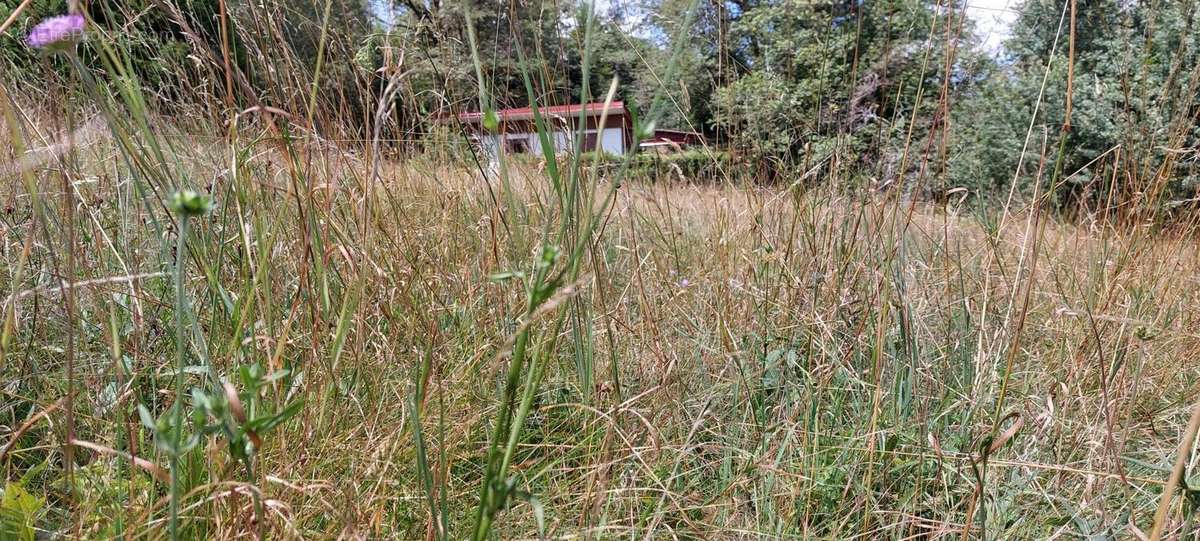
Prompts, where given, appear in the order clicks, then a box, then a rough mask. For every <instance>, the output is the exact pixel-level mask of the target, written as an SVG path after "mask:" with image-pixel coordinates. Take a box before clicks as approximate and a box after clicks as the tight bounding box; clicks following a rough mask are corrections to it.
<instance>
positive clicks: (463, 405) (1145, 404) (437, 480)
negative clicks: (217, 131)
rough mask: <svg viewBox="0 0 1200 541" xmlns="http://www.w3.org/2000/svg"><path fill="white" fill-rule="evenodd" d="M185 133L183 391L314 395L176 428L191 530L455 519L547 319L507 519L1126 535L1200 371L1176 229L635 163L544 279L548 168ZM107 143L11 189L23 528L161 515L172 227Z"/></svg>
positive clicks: (9, 261) (567, 530)
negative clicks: (374, 156)
mask: <svg viewBox="0 0 1200 541" xmlns="http://www.w3.org/2000/svg"><path fill="white" fill-rule="evenodd" d="M165 152H167V154H164V156H169V158H167V159H168V161H169V162H171V163H173V164H175V165H174V166H173V169H172V170H175V171H178V172H179V173H180V174H182V175H185V176H186V178H187V179H189V181H190V182H191V183H192V184H194V185H200V186H207V187H208V190H209V192H210V193H211V194H212V195H213V198H214V199H215V201H216V206H215V209H214V210H213V212H211V213H209V214H207V215H204V216H203V217H201V218H197V219H194V220H193V223H192V226H191V231H192V234H191V236H190V242H189V243H188V244H187V248H186V249H187V250H188V252H187V254H185V257H186V258H187V259H189V260H190V263H188V264H187V265H186V266H185V269H186V272H185V276H184V280H183V286H184V288H185V290H186V294H187V295H188V296H189V297H190V298H191V303H190V305H189V309H188V314H186V316H187V317H186V318H185V319H186V321H185V327H188V329H187V338H185V342H184V343H185V344H186V346H187V347H186V348H185V349H186V351H187V358H186V359H185V370H184V377H185V380H186V381H185V388H188V389H190V388H193V387H194V388H197V389H212V388H216V389H221V388H222V387H221V385H220V383H214V381H213V378H216V379H217V380H219V381H220V380H223V381H228V382H231V383H232V385H233V387H234V388H235V389H236V391H235V392H234V393H233V394H235V395H238V396H240V398H239V400H240V403H241V404H242V407H243V408H245V409H246V410H247V411H246V413H245V415H246V416H249V417H250V418H256V417H257V418H263V417H269V416H270V415H272V414H274V413H276V412H279V411H282V410H283V409H284V408H285V407H287V405H288V404H297V403H299V401H303V403H302V405H301V406H300V407H299V408H298V409H296V410H295V412H294V413H295V414H294V415H293V416H291V417H289V418H287V419H284V420H282V422H281V423H280V424H279V425H278V426H277V427H275V428H274V430H271V431H269V432H266V433H263V434H262V435H261V436H256V438H257V439H258V441H257V442H256V443H254V445H253V446H252V447H253V451H252V453H251V454H250V455H249V456H250V457H249V458H248V459H246V458H238V457H239V456H240V455H237V454H236V453H234V452H232V451H231V450H230V445H229V444H230V437H228V436H224V435H223V434H222V433H221V432H220V431H215V432H212V433H210V434H208V435H200V436H198V440H197V441H195V442H194V444H195V445H194V447H192V448H190V449H189V450H187V451H186V452H184V453H182V454H181V460H182V462H183V464H184V465H183V466H181V468H183V469H184V471H186V478H185V479H183V480H182V484H183V487H182V488H183V491H182V495H181V499H182V501H181V502H180V510H179V513H180V520H181V526H180V527H181V528H182V529H183V531H184V532H185V535H187V536H189V537H238V536H247V535H258V534H262V535H267V536H270V537H284V538H329V537H352V538H405V539H416V538H441V537H444V538H460V537H465V536H468V535H470V534H471V532H472V530H471V527H472V526H473V522H474V521H475V519H476V517H475V513H476V508H477V507H478V506H479V502H480V496H479V490H480V485H481V483H482V482H483V479H484V478H485V475H486V470H487V467H488V466H487V464H488V456H489V454H488V448H489V442H490V440H491V434H490V433H491V432H492V431H493V430H494V426H495V424H496V423H497V422H498V421H497V419H498V417H499V416H500V415H501V413H500V412H501V411H503V410H505V408H507V407H509V406H508V405H506V404H505V403H504V402H503V400H502V397H504V396H505V387H506V376H505V374H506V372H507V370H508V368H509V367H510V364H511V363H512V362H513V360H512V357H513V350H514V341H515V340H517V337H519V336H522V335H523V333H525V332H526V331H529V333H528V334H527V335H526V336H528V337H529V338H528V339H527V343H526V345H525V346H524V348H525V352H524V354H525V356H526V359H527V361H526V363H525V366H524V369H523V371H522V372H521V373H520V378H519V380H518V384H517V387H516V388H517V390H518V391H522V394H520V395H518V396H513V397H509V400H510V401H515V400H516V399H518V398H521V397H522V396H527V397H528V400H529V401H528V404H526V406H527V409H526V411H527V415H526V417H525V418H524V420H523V422H524V430H523V431H521V432H520V433H519V434H518V435H517V436H516V440H515V445H514V446H513V453H512V456H511V459H510V460H511V467H510V468H509V470H508V475H509V476H510V477H511V479H512V480H513V483H514V485H513V486H514V489H513V490H512V491H511V494H509V495H508V497H507V500H508V501H506V502H503V505H501V506H499V509H500V510H499V511H498V512H496V514H495V525H494V532H495V535H498V536H499V537H501V538H505V539H512V538H534V537H537V536H538V535H539V530H542V531H543V532H544V534H545V535H546V536H548V537H552V538H597V539H608V538H650V539H657V538H680V539H685V538H725V539H742V538H745V539H750V538H767V539H772V538H794V537H813V538H839V539H845V538H855V537H857V538H891V539H912V538H942V537H968V538H976V537H983V536H986V537H989V538H1008V539H1015V538H1045V537H1054V536H1058V537H1063V538H1076V537H1079V536H1100V537H1101V538H1104V537H1111V538H1128V537H1131V536H1136V535H1138V533H1137V532H1139V531H1143V532H1148V531H1149V528H1150V523H1151V518H1152V515H1153V512H1154V510H1155V508H1156V505H1157V503H1158V497H1159V495H1160V493H1161V492H1162V485H1163V483H1164V482H1165V480H1166V478H1167V472H1169V471H1170V470H1171V466H1172V461H1173V459H1174V456H1175V448H1176V445H1177V443H1178V441H1179V440H1180V437H1181V432H1182V430H1183V426H1184V425H1185V424H1186V417H1187V410H1188V407H1189V402H1190V398H1191V397H1193V396H1194V393H1195V389H1196V370H1195V369H1194V367H1193V366H1192V364H1193V363H1190V359H1191V357H1192V356H1194V354H1195V351H1197V346H1198V342H1200V335H1197V333H1196V329H1197V321H1196V312H1195V309H1194V307H1195V306H1196V305H1197V302H1198V300H1200V299H1197V295H1198V293H1197V291H1198V290H1200V287H1197V286H1200V283H1198V282H1197V280H1198V278H1197V277H1198V276H1200V259H1198V258H1197V249H1196V248H1197V247H1196V243H1195V241H1194V240H1193V239H1192V237H1191V234H1190V233H1191V230H1190V229H1184V230H1168V229H1164V228H1154V227H1149V226H1137V225H1134V226H1130V227H1113V226H1108V225H1103V224H1102V223H1100V222H1096V223H1095V224H1094V225H1089V224H1088V223H1087V222H1086V221H1085V222H1082V223H1078V224H1066V223H1061V222H1059V221H1056V220H1055V219H1053V218H1051V217H1049V216H1048V215H1047V214H1046V213H1044V212H1041V211H1039V209H1038V208H1036V207H1034V208H1024V207H1019V206H1018V205H1013V208H1010V209H1007V210H1006V211H1003V212H995V213H992V212H983V211H973V210H971V209H970V208H967V207H964V206H957V205H955V204H953V203H950V204H947V205H945V206H934V205H930V204H925V203H920V204H914V203H910V202H906V201H905V200H903V199H901V198H898V197H895V196H891V195H887V194H875V193H862V194H859V195H847V194H845V193H841V192H839V191H838V190H835V189H832V188H811V189H802V188H801V187H800V186H790V187H789V186H774V187H738V186H725V185H721V184H720V183H683V182H659V183H657V184H647V183H639V182H636V181H632V180H631V181H626V182H624V183H622V184H621V185H620V187H619V188H617V189H616V191H615V193H616V196H615V198H614V200H613V202H612V204H611V206H608V207H607V208H606V210H603V212H602V213H601V214H597V217H598V219H597V222H596V223H597V224H598V225H597V227H596V229H595V235H594V240H593V241H592V242H590V243H588V244H587V245H586V246H585V248H584V249H583V250H582V251H580V254H581V255H580V256H579V272H578V276H577V277H576V278H574V279H573V280H570V281H569V283H567V282H564V283H563V284H562V286H561V287H560V288H558V289H557V290H556V291H555V292H554V293H553V294H552V296H551V297H549V298H548V299H546V300H545V301H544V303H543V304H541V305H539V307H538V308H536V309H534V310H533V311H532V312H530V311H527V310H526V307H527V297H528V296H529V295H528V293H527V292H528V291H529V289H530V286H529V285H528V284H529V283H531V282H533V281H534V280H535V278H534V275H535V274H536V273H537V272H538V271H539V269H542V268H545V267H550V268H557V267H559V266H562V265H564V263H563V261H562V260H563V259H565V258H567V257H571V255H570V254H569V253H568V254H564V253H559V254H558V255H557V256H551V257H549V258H548V259H544V258H543V250H542V247H543V246H546V245H547V244H548V237H549V239H550V240H552V239H553V238H554V234H555V230H556V229H558V228H559V227H560V226H561V225H562V224H564V223H566V222H564V214H563V213H562V212H561V210H559V209H557V208H556V205H555V203H554V202H555V199H556V195H555V193H554V191H553V189H552V187H551V186H550V184H549V183H547V182H546V181H545V180H544V173H543V172H541V171H538V170H537V169H536V168H535V167H530V168H518V167H516V166H514V167H513V169H512V170H511V171H510V174H509V175H508V176H507V181H506V184H504V185H500V184H499V183H496V184H495V185H493V186H491V187H490V188H487V187H485V185H484V184H481V182H480V181H479V179H478V177H477V173H476V172H475V171H474V170H472V169H467V168H463V167H460V166H452V165H445V164H436V163H432V162H424V161H420V160H416V161H409V162H406V163H402V164H401V163H381V164H379V165H378V167H377V168H375V169H377V171H376V176H375V178H374V181H372V178H371V177H370V174H369V171H371V170H372V167H371V166H370V164H369V163H366V162H364V161H363V159H362V158H360V157H356V156H353V155H350V154H347V153H337V152H312V153H305V154H296V153H292V154H282V155H281V154H280V151H279V147H277V146H275V145H271V144H264V143H261V142H260V143H255V142H253V141H248V142H241V141H235V142H233V144H228V143H220V142H218V143H217V144H215V145H208V146H203V145H202V146H199V147H195V146H190V145H189V146H184V145H179V146H177V147H176V148H174V149H173V150H172V149H167V150H165ZM116 155H117V154H116V153H114V151H113V149H112V145H110V144H106V143H105V142H104V141H102V140H101V141H92V142H89V144H86V145H80V146H79V147H78V150H77V151H75V152H73V153H72V154H71V155H70V156H69V158H64V163H66V164H67V167H71V169H70V170H71V171H74V172H78V173H79V175H78V176H75V175H72V177H71V178H72V179H73V180H72V182H71V183H70V184H69V185H68V186H69V187H70V189H71V190H72V193H73V194H74V197H73V198H72V199H69V200H70V201H73V204H72V206H71V207H70V208H67V207H63V206H61V205H59V202H60V201H63V200H64V199H63V197H62V194H61V193H59V192H60V191H61V187H62V186H63V184H62V183H61V182H60V181H59V176H60V174H61V172H62V167H63V166H62V165H58V164H51V165H45V166H44V167H39V168H37V169H36V171H37V173H36V175H34V182H35V185H36V186H37V187H39V188H38V190H37V195H38V196H39V198H40V200H41V203H42V204H43V205H44V206H45V208H44V209H43V211H42V212H40V213H39V212H37V211H36V210H35V208H34V206H33V205H32V203H33V199H32V198H31V196H30V193H28V192H27V191H25V188H24V186H23V185H22V184H20V183H12V184H9V185H8V187H7V188H5V192H4V193H3V195H2V196H3V199H4V202H5V205H6V206H7V207H8V210H6V212H5V216H4V220H3V226H4V227H3V237H2V238H3V254H4V255H3V259H2V260H0V261H2V264H3V271H4V275H5V276H8V277H11V279H10V284H11V286H10V287H9V288H8V289H9V291H8V292H7V294H8V296H7V301H6V304H5V310H6V314H8V316H9V319H8V321H9V323H8V325H7V326H6V331H5V338H6V342H5V344H6V346H5V351H4V352H5V355H4V364H3V370H4V374H5V376H4V381H5V386H4V389H3V391H2V392H3V393H4V397H5V398H4V401H3V404H4V406H3V410H2V413H3V415H4V418H5V419H6V421H5V426H6V427H7V429H6V434H5V437H4V440H3V441H4V444H5V445H4V449H3V453H4V456H3V463H4V466H5V469H6V473H7V476H8V480H9V481H8V483H9V485H8V486H9V487H10V488H9V489H8V491H7V492H6V494H10V493H13V492H14V489H13V488H12V487H13V486H20V487H23V491H24V492H22V493H27V494H29V497H30V498H32V500H31V502H34V503H30V504H29V505H30V506H31V507H30V509H31V512H30V514H29V516H28V517H27V518H28V520H29V524H30V525H31V526H33V527H35V528H36V529H38V530H39V531H42V530H47V531H57V532H60V533H63V534H64V535H68V536H78V537H86V538H100V537H113V536H128V537H134V538H143V537H148V538H156V537H159V536H161V535H163V534H164V532H165V527H164V523H163V522H164V521H165V520H166V518H165V514H166V513H165V512H166V500H167V499H168V497H167V484H166V483H165V482H164V480H165V479H166V477H164V476H163V475H162V474H163V470H164V469H165V468H166V467H167V459H166V458H167V454H168V453H166V452H165V451H164V450H163V449H162V448H161V444H160V446H159V448H156V445H155V430H154V429H152V428H150V427H147V426H144V425H143V422H142V421H141V420H140V419H139V413H138V408H139V406H140V407H143V408H145V409H146V410H147V411H148V412H149V413H150V417H151V418H152V419H153V418H155V417H157V416H158V415H161V414H162V412H165V411H168V409H169V406H170V405H171V404H172V403H174V401H175V400H176V396H175V390H174V389H175V387H174V379H173V378H174V376H175V374H176V363H175V356H174V355H175V341H174V340H173V331H172V329H174V328H175V318H176V315H177V314H176V306H177V304H176V302H175V299H174V295H175V292H174V285H173V281H172V271H173V267H174V263H175V262H174V259H173V257H172V252H173V249H174V246H175V240H176V239H175V238H174V237H175V234H174V233H173V232H172V226H171V225H170V224H171V218H170V214H169V213H168V212H167V211H165V210H164V209H163V208H162V204H161V203H160V201H161V199H160V198H158V197H155V195H154V194H152V193H145V191H146V187H147V185H146V184H139V183H138V182H134V181H132V180H131V179H130V177H129V176H128V174H127V173H125V172H124V171H125V169H124V165H123V164H122V163H120V161H119V160H117V159H115V156H116ZM289 170H291V172H289ZM579 182H581V183H582V184H581V186H584V189H585V190H587V186H591V187H592V189H593V190H594V191H598V192H603V191H605V190H607V189H608V188H609V186H608V183H607V182H606V181H605V180H604V179H603V178H596V177H595V176H591V175H588V174H587V173H586V172H584V173H583V174H582V175H581V176H580V177H579ZM833 184H834V183H831V185H833ZM588 193H592V192H588ZM584 199H588V198H584ZM505 201H507V204H506V203H505ZM596 205H597V208H598V209H600V208H601V205H600V203H597V204H596ZM584 214H586V212H585V213H584ZM39 215H40V216H41V218H38V216H39ZM70 223H73V224H74V228H73V229H71V230H68V229H66V224H70ZM71 231H73V232H74V233H73V234H74V237H75V243H74V247H73V248H74V253H73V256H72V255H71V254H70V253H69V248H70V246H69V242H68V241H69V240H70V239H69V237H71V236H72V234H71ZM563 246H564V247H569V244H563ZM562 251H563V252H565V251H566V248H563V249H562ZM68 258H71V259H73V262H72V263H73V265H74V268H75V273H74V274H73V275H70V276H68V275H65V274H64V267H65V265H66V264H67V261H68ZM71 284H73V285H71ZM67 299H70V301H69V302H70V306H69V310H70V311H69V312H68V305H67V302H68V300H67ZM67 363H71V364H72V366H70V368H69V369H70V370H71V375H70V376H68V364H67ZM210 370H211V372H210ZM252 371H253V372H256V373H259V374H260V375H259V376H255V377H249V376H247V374H248V373H249V372H252ZM239 372H240V374H239ZM68 377H71V378H73V379H68ZM524 390H529V394H528V395H524V394H523V391H524ZM69 392H73V393H74V394H68V393H69ZM185 392H187V393H188V394H189V395H190V394H191V393H190V392H188V391H185ZM216 394H217V395H220V394H221V393H219V392H218V393H216ZM218 398H220V396H218ZM185 400H187V401H188V402H190V401H191V399H187V398H185ZM517 409H520V408H517ZM219 415H220V413H219V412H218V413H217V414H212V415H210V422H212V421H211V419H218V418H219V417H218V416H219ZM200 417H201V418H203V417H204V415H203V414H202V415H201V416H200ZM150 422H152V421H150ZM202 424H204V423H203V422H201V421H197V423H196V425H197V426H198V425H202ZM234 424H237V423H236V421H235V423H234ZM151 426H153V425H151ZM159 429H160V430H162V427H159ZM68 436H70V437H71V438H73V439H72V440H68ZM159 438H160V439H161V438H162V436H161V434H160V435H159ZM69 441H74V442H75V444H74V445H71V444H70V443H69ZM68 453H69V456H70V459H71V463H70V466H71V467H68V463H66V462H65V459H66V457H67V456H68ZM131 457H136V459H137V460H139V461H142V462H139V463H138V464H135V463H133V462H131ZM247 464H252V465H253V467H252V468H250V467H247ZM5 505H6V509H9V505H10V504H9V503H7V502H6V504H5ZM1177 511H1179V509H1177ZM1183 511H1185V513H1184V515H1183V516H1178V515H1172V517H1171V518H1170V520H1171V521H1172V524H1174V525H1175V526H1174V527H1178V526H1179V525H1178V524H1176V523H1177V522H1179V521H1181V520H1182V519H1183V517H1190V506H1188V505H1185V506H1184V509H1183ZM443 528H444V529H443Z"/></svg>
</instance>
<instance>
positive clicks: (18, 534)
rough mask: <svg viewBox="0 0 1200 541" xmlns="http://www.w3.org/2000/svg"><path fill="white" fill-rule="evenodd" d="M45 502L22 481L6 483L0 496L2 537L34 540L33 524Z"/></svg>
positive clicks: (0, 535) (0, 533)
mask: <svg viewBox="0 0 1200 541" xmlns="http://www.w3.org/2000/svg"><path fill="white" fill-rule="evenodd" d="M44 504H45V502H43V501H42V499H41V498H38V497H37V496H34V495H33V494H30V493H29V491H27V490H25V487H23V486H21V484H20V483H13V482H11V481H10V482H8V483H5V485H4V496H3V497H2V498H0V539H14V540H19V541H33V539H34V531H33V525H34V523H35V522H36V521H37V516H38V514H39V512H40V511H41V510H42V506H43V505H44Z"/></svg>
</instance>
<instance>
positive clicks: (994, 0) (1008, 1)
mask: <svg viewBox="0 0 1200 541" xmlns="http://www.w3.org/2000/svg"><path fill="white" fill-rule="evenodd" d="M371 1H372V3H373V4H374V5H375V6H376V10H375V11H376V13H377V14H378V15H379V16H380V17H381V18H382V19H383V22H384V24H387V23H388V22H389V20H390V18H391V17H390V15H389V14H388V13H387V11H388V10H387V9H386V6H387V5H388V4H389V2H388V0H371ZM621 1H622V0H597V4H596V7H597V9H598V10H599V11H600V12H601V13H604V12H606V11H607V10H608V9H609V8H610V7H611V6H612V4H614V3H618V2H621ZM966 2H967V15H968V16H970V17H971V18H972V19H973V20H974V21H975V28H976V31H977V32H979V34H980V36H981V37H983V46H984V48H985V49H987V50H989V51H992V52H994V53H995V52H999V51H1000V48H1001V46H1002V44H1003V43H1004V40H1005V39H1007V38H1008V36H1009V33H1010V29H1011V28H1012V24H1013V22H1014V21H1016V19H1017V10H1016V8H1017V7H1018V6H1019V5H1020V2H1021V0H966Z"/></svg>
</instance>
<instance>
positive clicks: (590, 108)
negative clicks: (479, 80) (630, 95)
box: [458, 101, 625, 122]
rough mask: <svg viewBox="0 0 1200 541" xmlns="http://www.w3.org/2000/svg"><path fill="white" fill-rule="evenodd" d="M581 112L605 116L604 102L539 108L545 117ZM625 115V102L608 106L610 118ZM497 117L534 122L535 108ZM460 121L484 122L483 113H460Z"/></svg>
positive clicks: (514, 111) (505, 110) (507, 111)
mask: <svg viewBox="0 0 1200 541" xmlns="http://www.w3.org/2000/svg"><path fill="white" fill-rule="evenodd" d="M580 111H582V112H583V114H584V115H585V116H601V115H603V114H604V102H593V103H585V104H578V103H575V104H571V105H556V106H553V107H538V113H539V114H541V115H542V116H543V117H552V118H553V117H558V118H566V117H571V116H574V117H578V116H579V113H580ZM623 115H625V102H621V101H614V102H612V104H610V105H609V106H608V116H623ZM496 116H498V117H500V120H501V121H505V120H532V119H533V108H532V107H521V108H518V109H501V110H499V111H496ZM458 119H459V120H460V121H462V122H480V121H482V120H483V113H482V112H478V111H473V112H468V113H459V115H458Z"/></svg>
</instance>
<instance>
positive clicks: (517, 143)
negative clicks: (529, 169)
mask: <svg viewBox="0 0 1200 541" xmlns="http://www.w3.org/2000/svg"><path fill="white" fill-rule="evenodd" d="M504 150H506V151H508V153H509V154H528V153H529V140H528V139H523V138H521V139H507V140H505V142H504Z"/></svg>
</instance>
